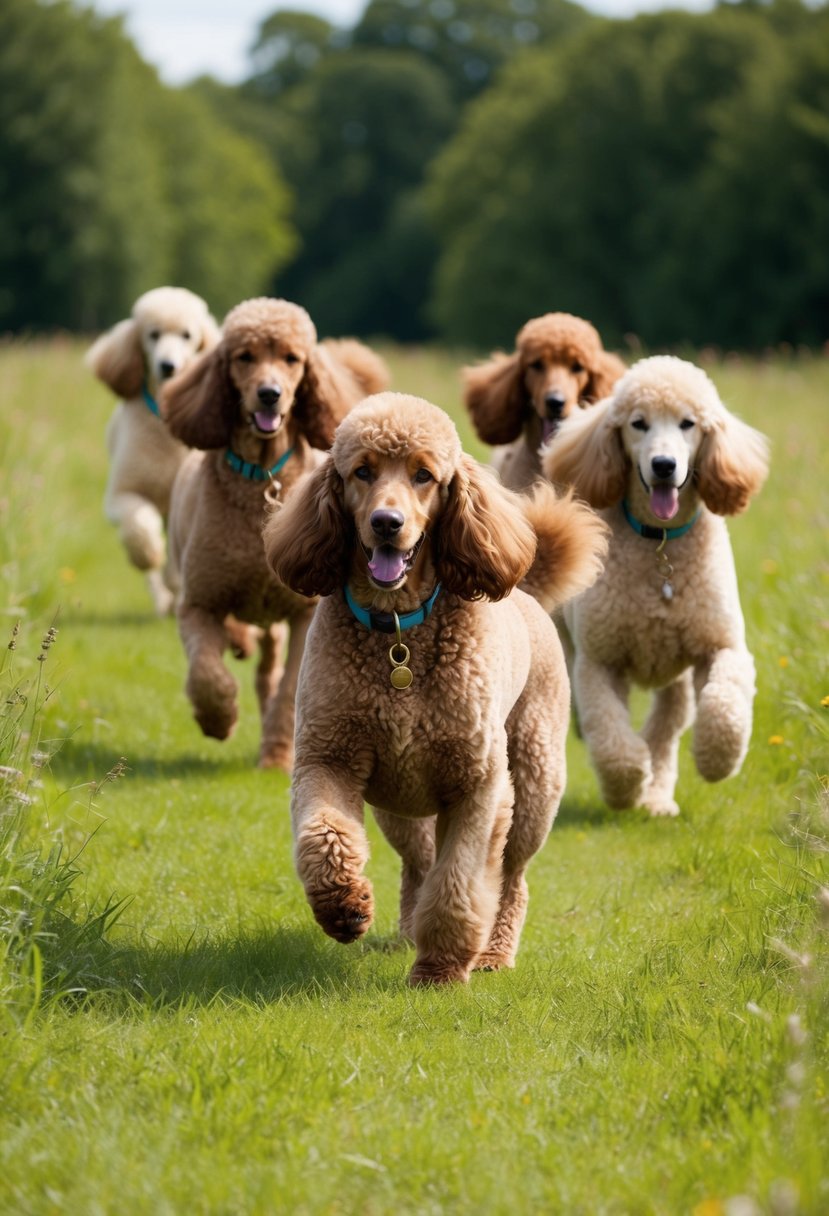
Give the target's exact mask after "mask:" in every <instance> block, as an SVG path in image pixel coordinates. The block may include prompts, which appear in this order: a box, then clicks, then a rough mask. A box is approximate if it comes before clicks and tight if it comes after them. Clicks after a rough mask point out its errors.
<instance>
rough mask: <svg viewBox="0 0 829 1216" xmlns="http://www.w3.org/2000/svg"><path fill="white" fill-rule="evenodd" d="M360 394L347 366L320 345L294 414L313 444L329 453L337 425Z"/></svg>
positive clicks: (310, 359) (312, 356) (307, 368)
mask: <svg viewBox="0 0 829 1216" xmlns="http://www.w3.org/2000/svg"><path fill="white" fill-rule="evenodd" d="M361 396H362V394H361V393H360V391H359V389H358V387H357V385H356V383H355V380H354V377H353V376H352V374H351V372H350V371H349V370H348V368H347V367H345V366H344V365H343V364H342V363H341V362H340V361H339V360H338V359H337V357H336V355H334V354H332V353H331V351H330V350H328V349H327V348H326V346H325V345H324V344H318V345H317V346H315V347H314V348H313V349H312V351H311V353H310V354H309V356H308V359H307V361H306V364H305V375H304V376H303V378H302V381H301V383H300V385H299V388H298V389H297V392H296V399H295V401H294V408H293V416H294V418H295V420H296V422H297V425H298V426H299V428H300V430H301V431H302V433H303V435H304V436H305V438H306V439H307V440H308V442H309V443H310V444H311V446H312V447H314V448H320V449H321V450H322V451H324V452H327V451H328V449H329V448H330V447H331V444H332V443H333V442H334V432H335V431H336V429H337V427H338V425H339V424H340V422H342V420H343V418H344V417H345V416H346V414H347V413H348V411H349V409H350V408H351V406H352V405H354V404H355V403H356V402H357V401H358V400H359V398H360V397H361Z"/></svg>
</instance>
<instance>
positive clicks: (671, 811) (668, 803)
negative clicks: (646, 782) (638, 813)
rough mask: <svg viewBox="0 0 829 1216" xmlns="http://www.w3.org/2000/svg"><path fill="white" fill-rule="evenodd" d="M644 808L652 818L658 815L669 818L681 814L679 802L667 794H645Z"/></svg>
mask: <svg viewBox="0 0 829 1216" xmlns="http://www.w3.org/2000/svg"><path fill="white" fill-rule="evenodd" d="M642 808H643V809H644V810H646V811H647V812H648V814H649V815H650V816H651V818H653V819H656V818H657V817H660V818H664V819H668V818H675V817H676V816H677V815H678V814H679V803H677V802H675V801H674V799H673V798H669V797H668V796H667V795H665V794H662V795H656V794H655V795H652V796H651V795H647V794H646V795H645V797H644V798H643V799H642Z"/></svg>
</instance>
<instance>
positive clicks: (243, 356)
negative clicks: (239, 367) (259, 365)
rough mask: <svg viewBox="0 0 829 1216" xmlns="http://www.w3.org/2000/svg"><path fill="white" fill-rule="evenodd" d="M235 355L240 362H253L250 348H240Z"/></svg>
mask: <svg viewBox="0 0 829 1216" xmlns="http://www.w3.org/2000/svg"><path fill="white" fill-rule="evenodd" d="M234 357H235V358H236V359H237V361H238V362H239V363H253V355H252V354H251V353H250V351H249V350H240V351H239V352H238V353H237V354H236V355H235V356H234Z"/></svg>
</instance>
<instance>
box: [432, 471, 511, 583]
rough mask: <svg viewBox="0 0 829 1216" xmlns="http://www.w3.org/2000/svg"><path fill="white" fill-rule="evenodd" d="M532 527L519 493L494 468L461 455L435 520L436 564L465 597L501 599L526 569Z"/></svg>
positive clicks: (440, 574)
mask: <svg viewBox="0 0 829 1216" xmlns="http://www.w3.org/2000/svg"><path fill="white" fill-rule="evenodd" d="M534 554H535V532H534V531H533V528H532V525H531V524H530V523H529V521H528V520H527V517H526V515H525V514H524V510H523V508H522V505H521V499H520V498H519V497H518V495H517V494H513V493H512V492H511V491H510V490H507V489H505V488H504V487H503V486H502V485H501V483H500V482H499V481H498V479H497V477H496V476H495V474H494V473H492V472H491V471H490V470H489V469H484V468H482V467H481V465H479V464H478V463H477V462H476V461H474V460H472V458H471V457H469V456H462V457H461V461H460V464H459V466H458V468H457V470H456V472H455V474H454V476H453V478H452V480H451V482H450V483H449V494H448V499H447V502H446V505H445V506H444V508H443V511H442V513H441V516H440V520H439V521H438V527H437V536H436V546H435V568H436V570H437V575H438V578H439V580H440V582H441V583H442V584H443V586H444V587H445V588H446V589H447V590H448V591H453V592H455V594H456V595H459V596H461V598H462V599H465V600H476V599H483V598H486V599H489V600H500V599H503V598H504V596H505V595H509V593H510V591H512V589H513V587H515V586H517V584H518V583H520V581H521V579H522V578H523V577H524V575H525V574H526V573H527V571H528V570H529V568H530V566H531V564H532V560H533V556H534Z"/></svg>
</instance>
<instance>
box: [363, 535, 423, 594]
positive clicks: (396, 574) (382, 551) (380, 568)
mask: <svg viewBox="0 0 829 1216" xmlns="http://www.w3.org/2000/svg"><path fill="white" fill-rule="evenodd" d="M424 535H425V533H421V534H420V538H419V539H418V541H417V542H416V544H414V545H413V546H412V548H411V549H408V550H404V549H395V547H394V545H377V547H376V548H374V549H369V548H368V547H367V546H366V545H363V549H364V550H365V554H366V557H367V558H368V573H369V577H370V578H371V581H372V582H373V583H374V585H375V586H376V587H381V588H382V589H383V590H384V591H388V590H390V589H392V588H394V587H397V586H399V585H400V583H402V582H403V580H404V579H405V577H406V575H407V574H408V573H409V571H410V570H411V568H412V563H413V562H414V560H415V558H416V557H417V555H418V553H419V551H420V546H421V545H422V544H423V537H424Z"/></svg>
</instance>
